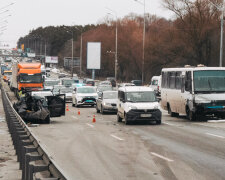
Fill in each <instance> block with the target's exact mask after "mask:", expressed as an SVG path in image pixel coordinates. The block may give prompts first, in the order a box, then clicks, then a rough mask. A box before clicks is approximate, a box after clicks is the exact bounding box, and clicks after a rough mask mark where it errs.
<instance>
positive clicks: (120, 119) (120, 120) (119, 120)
mask: <svg viewBox="0 0 225 180" xmlns="http://www.w3.org/2000/svg"><path fill="white" fill-rule="evenodd" d="M117 122H122V118H121V117H120V115H119V114H118V113H117Z"/></svg>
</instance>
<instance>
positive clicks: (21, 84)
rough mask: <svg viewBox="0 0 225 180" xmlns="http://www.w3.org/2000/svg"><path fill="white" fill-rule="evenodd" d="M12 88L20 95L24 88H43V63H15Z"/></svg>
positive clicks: (29, 89)
mask: <svg viewBox="0 0 225 180" xmlns="http://www.w3.org/2000/svg"><path fill="white" fill-rule="evenodd" d="M10 89H11V90H13V91H14V92H15V94H16V95H17V96H18V92H19V91H20V90H22V89H24V90H27V91H37V90H42V89H43V78H42V74H41V63H15V64H13V66H12V81H11V83H10Z"/></svg>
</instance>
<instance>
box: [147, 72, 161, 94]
mask: <svg viewBox="0 0 225 180" xmlns="http://www.w3.org/2000/svg"><path fill="white" fill-rule="evenodd" d="M149 87H150V88H152V89H153V90H154V91H155V93H156V95H158V96H160V94H161V76H153V77H152V79H151V82H150V85H149Z"/></svg>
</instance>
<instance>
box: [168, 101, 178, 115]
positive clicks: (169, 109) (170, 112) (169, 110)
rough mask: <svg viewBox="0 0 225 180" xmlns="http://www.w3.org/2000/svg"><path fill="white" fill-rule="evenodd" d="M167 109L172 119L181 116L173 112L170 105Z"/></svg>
mask: <svg viewBox="0 0 225 180" xmlns="http://www.w3.org/2000/svg"><path fill="white" fill-rule="evenodd" d="M167 109H168V114H169V115H170V116H171V117H177V116H178V115H179V114H178V113H175V112H172V111H171V108H170V105H169V104H168V105H167Z"/></svg>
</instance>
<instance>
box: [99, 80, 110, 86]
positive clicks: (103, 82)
mask: <svg viewBox="0 0 225 180" xmlns="http://www.w3.org/2000/svg"><path fill="white" fill-rule="evenodd" d="M102 85H108V86H112V83H111V82H110V81H101V82H100V83H99V86H102Z"/></svg>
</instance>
